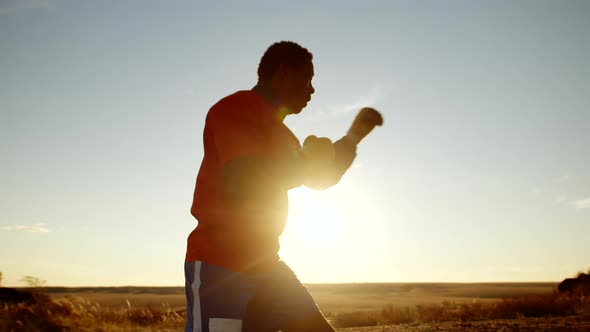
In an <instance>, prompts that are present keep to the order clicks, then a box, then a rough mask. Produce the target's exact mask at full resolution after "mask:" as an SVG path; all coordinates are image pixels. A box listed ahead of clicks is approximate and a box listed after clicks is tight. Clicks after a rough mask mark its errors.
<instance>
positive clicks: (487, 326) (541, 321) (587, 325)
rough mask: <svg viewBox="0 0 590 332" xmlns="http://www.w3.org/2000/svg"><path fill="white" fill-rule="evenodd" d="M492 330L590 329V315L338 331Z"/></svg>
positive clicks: (404, 325)
mask: <svg viewBox="0 0 590 332" xmlns="http://www.w3.org/2000/svg"><path fill="white" fill-rule="evenodd" d="M431 331H432V332H434V331H436V332H450V331H466V332H492V331H505V332H508V331H511V332H512V331H519V332H521V331H530V332H532V331H535V332H536V331H543V332H544V331H547V332H548V331H590V315H586V316H569V317H552V318H524V319H501V320H488V321H480V322H443V323H429V324H426V323H420V324H419V323H416V324H400V325H392V326H374V327H351V328H343V329H338V332H431Z"/></svg>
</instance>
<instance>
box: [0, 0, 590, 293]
mask: <svg viewBox="0 0 590 332" xmlns="http://www.w3.org/2000/svg"><path fill="white" fill-rule="evenodd" d="M588 31H590V2H587V1H542V0H540V1H533V0H523V1H510V2H507V1H491V0H490V1H477V2H473V1H445V2H441V1H420V2H415V1H369V2H367V3H363V4H361V3H352V2H348V1H346V2H336V1H326V2H321V3H320V4H316V3H314V2H312V1H302V2H297V3H295V2H293V3H290V2H284V3H281V4H280V5H278V4H276V3H275V2H270V1H257V2H251V3H249V4H244V3H241V2H237V1H235V2H232V1H217V2H213V1H210V2H206V1H177V0H174V1H166V2H164V1H153V0H147V1H138V0H124V1H119V0H117V1H115V0H104V1H74V0H26V1H0V77H2V79H0V165H1V166H0V167H1V172H0V271H1V272H3V282H2V283H3V285H6V286H17V285H22V283H21V282H20V281H19V280H20V279H21V277H22V276H24V275H33V276H38V277H40V278H42V279H46V280H47V281H48V285H63V286H83V285H87V286H108V285H138V286H149V285H163V286H164V285H182V284H183V283H184V279H183V271H182V267H183V259H184V252H185V241H186V237H187V236H188V234H189V232H190V231H191V230H192V229H193V228H194V227H195V225H196V221H195V220H194V218H193V217H192V216H191V215H190V213H189V208H190V204H191V200H192V193H193V189H194V180H195V177H196V174H197V171H198V167H199V165H200V162H201V159H202V156H203V149H202V130H203V126H204V120H205V115H206V112H207V110H208V109H209V107H210V106H211V105H213V104H214V103H215V102H216V101H217V100H219V99H220V98H222V97H224V96H226V95H228V94H230V93H233V92H235V91H237V90H241V89H250V88H251V87H252V86H254V84H255V82H256V68H257V65H258V62H259V60H260V57H261V56H262V54H263V52H264V50H265V49H266V48H267V47H268V46H269V45H270V44H272V43H273V42H276V41H279V40H293V41H296V42H298V43H300V44H302V45H303V46H305V47H307V48H309V49H310V50H311V51H312V52H313V53H314V63H315V78H314V86H315V88H316V93H315V94H314V96H313V98H312V100H311V102H310V103H309V105H308V107H307V108H306V109H305V110H304V111H303V112H302V113H301V114H300V115H298V116H296V117H292V118H288V119H287V124H288V126H289V127H290V128H292V130H293V131H294V133H295V134H296V135H297V136H298V137H299V139H300V140H303V139H304V138H305V137H306V136H307V135H309V134H315V135H321V136H328V137H330V138H332V139H338V138H339V137H341V136H342V135H343V134H344V133H345V131H346V129H347V128H348V126H349V124H350V122H351V121H352V119H353V117H354V115H355V112H356V111H357V110H358V109H359V108H360V107H362V106H373V107H375V108H377V109H379V110H380V111H381V112H382V113H383V115H384V118H385V125H384V126H383V127H381V128H377V129H376V130H375V131H374V133H372V134H371V135H370V136H369V137H367V139H366V140H365V141H363V142H362V143H361V145H360V147H359V154H358V157H357V159H356V161H355V163H354V164H353V166H352V168H351V169H350V170H349V172H348V173H347V174H346V175H345V177H344V179H343V181H342V182H341V183H340V184H338V185H337V186H335V187H333V188H331V189H329V190H327V191H325V192H314V191H311V190H308V189H304V188H301V189H296V190H294V191H292V193H291V208H290V217H289V224H288V226H287V229H286V231H285V233H284V234H283V236H282V238H281V243H282V249H281V252H280V254H281V256H282V258H283V259H284V260H285V261H286V262H287V263H288V264H289V265H290V266H291V267H292V268H293V270H294V271H295V272H296V273H297V275H298V276H299V278H300V279H301V280H302V282H304V283H316V282H379V281H389V282H420V281H438V282H479V281H558V280H561V279H563V278H564V277H567V276H573V275H574V274H575V273H576V272H577V271H579V270H586V269H588V268H589V267H590V262H589V261H588V252H590V245H589V244H588V241H587V238H588V236H587V234H590V171H589V167H588V165H590V154H589V153H588V145H589V143H590V110H589V105H590V63H589V60H588V59H590V34H588Z"/></svg>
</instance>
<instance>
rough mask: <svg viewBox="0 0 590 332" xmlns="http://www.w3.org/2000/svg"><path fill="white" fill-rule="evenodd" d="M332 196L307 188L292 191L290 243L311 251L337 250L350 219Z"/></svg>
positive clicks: (289, 225) (288, 235) (289, 220)
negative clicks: (329, 248)
mask: <svg viewBox="0 0 590 332" xmlns="http://www.w3.org/2000/svg"><path fill="white" fill-rule="evenodd" d="M330 198H331V195H330V193H326V192H325V191H316V190H311V189H308V188H305V187H301V188H296V189H293V190H291V191H290V192H289V219H288V224H287V229H286V233H287V234H285V236H286V237H288V241H290V242H296V243H297V246H298V247H299V248H300V249H301V248H302V247H305V248H308V249H321V248H328V247H334V246H336V245H338V242H339V241H340V240H341V239H342V235H343V233H344V231H345V230H346V228H347V225H348V219H347V218H346V215H345V213H344V212H343V210H342V208H341V207H340V206H338V204H336V202H334V201H333V200H331V199H330Z"/></svg>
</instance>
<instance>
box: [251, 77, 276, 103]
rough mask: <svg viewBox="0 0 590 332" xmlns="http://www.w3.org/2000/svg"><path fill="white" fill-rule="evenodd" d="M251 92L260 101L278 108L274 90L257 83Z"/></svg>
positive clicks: (266, 85)
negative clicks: (259, 98) (262, 100)
mask: <svg viewBox="0 0 590 332" xmlns="http://www.w3.org/2000/svg"><path fill="white" fill-rule="evenodd" d="M252 91H253V92H254V93H256V94H257V95H258V96H260V97H262V99H264V100H266V101H267V102H268V103H269V104H271V105H272V106H273V107H275V108H276V107H278V106H279V103H280V101H279V97H278V96H277V95H276V93H275V92H274V90H273V89H272V88H271V87H270V86H269V85H268V84H264V83H262V82H258V83H257V84H256V85H255V86H254V87H253V88H252Z"/></svg>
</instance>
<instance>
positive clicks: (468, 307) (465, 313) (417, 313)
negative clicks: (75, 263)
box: [329, 292, 590, 327]
mask: <svg viewBox="0 0 590 332" xmlns="http://www.w3.org/2000/svg"><path fill="white" fill-rule="evenodd" d="M589 313H590V298H588V297H587V296H584V294H567V295H564V294H559V293H557V292H553V293H549V294H544V295H531V296H521V297H512V298H505V299H502V300H500V301H498V302H495V303H482V302H480V301H478V300H474V301H472V302H471V303H453V302H448V301H445V302H443V303H441V304H428V305H417V306H415V307H413V308H410V307H394V306H392V305H388V306H384V307H383V308H382V309H381V310H370V311H355V312H347V313H340V314H336V315H334V316H332V317H329V318H330V321H331V322H332V324H333V325H334V326H336V327H356V326H374V325H391V324H407V323H433V322H447V321H461V322H466V321H483V320H498V319H523V318H528V317H555V316H570V315H584V314H586V315H587V314H589Z"/></svg>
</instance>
